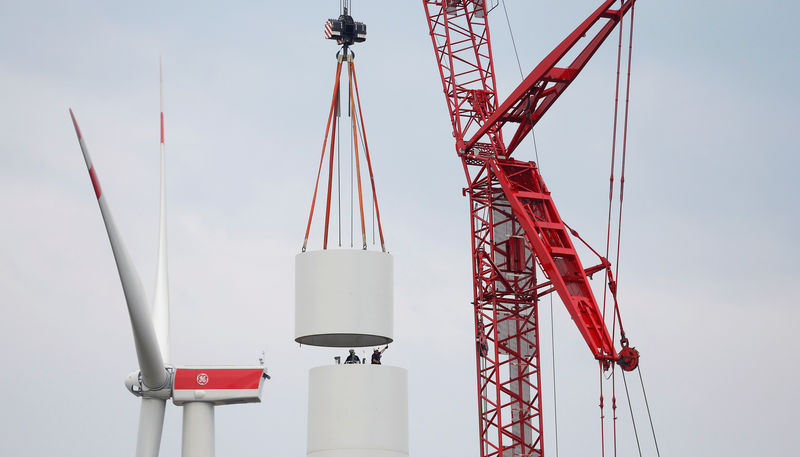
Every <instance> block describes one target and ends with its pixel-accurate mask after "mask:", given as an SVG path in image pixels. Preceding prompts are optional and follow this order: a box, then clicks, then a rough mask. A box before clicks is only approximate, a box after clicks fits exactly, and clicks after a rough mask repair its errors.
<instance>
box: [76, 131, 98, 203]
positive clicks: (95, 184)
mask: <svg viewBox="0 0 800 457" xmlns="http://www.w3.org/2000/svg"><path fill="white" fill-rule="evenodd" d="M75 127H77V125H76V126H75ZM78 135H80V133H79V134H78ZM89 177H90V178H92V187H94V194H95V195H96V196H97V198H98V199H99V198H100V194H101V192H100V181H98V180H97V175H96V174H95V173H94V167H92V168H90V169H89Z"/></svg>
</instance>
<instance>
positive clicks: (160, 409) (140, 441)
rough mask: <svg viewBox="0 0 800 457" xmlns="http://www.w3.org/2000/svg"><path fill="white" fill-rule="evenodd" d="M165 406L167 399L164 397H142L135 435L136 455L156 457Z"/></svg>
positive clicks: (137, 456) (159, 444)
mask: <svg viewBox="0 0 800 457" xmlns="http://www.w3.org/2000/svg"><path fill="white" fill-rule="evenodd" d="M166 406H167V401H166V400H164V399H161V398H148V397H142V409H140V410H139V434H138V435H137V436H136V457H158V451H159V449H160V447H161V431H162V430H163V428H164V409H165V408H166Z"/></svg>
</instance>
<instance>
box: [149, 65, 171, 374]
mask: <svg viewBox="0 0 800 457" xmlns="http://www.w3.org/2000/svg"><path fill="white" fill-rule="evenodd" d="M158 79H159V98H160V105H161V213H160V216H159V217H160V219H159V220H160V222H159V230H158V240H159V241H158V266H157V267H156V289H155V293H154V294H153V327H154V328H155V331H156V337H157V338H158V344H159V347H160V348H161V358H162V359H163V360H164V363H169V359H170V356H169V352H170V351H169V278H168V276H167V197H166V185H167V184H166V183H167V180H166V152H165V147H164V89H163V86H164V84H163V83H164V79H163V78H162V76H161V61H160V60H159V63H158Z"/></svg>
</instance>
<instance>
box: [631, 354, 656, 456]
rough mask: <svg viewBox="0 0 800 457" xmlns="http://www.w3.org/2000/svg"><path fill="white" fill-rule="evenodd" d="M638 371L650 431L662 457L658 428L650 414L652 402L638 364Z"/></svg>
mask: <svg viewBox="0 0 800 457" xmlns="http://www.w3.org/2000/svg"><path fill="white" fill-rule="evenodd" d="M636 371H638V372H639V383H640V384H641V385H642V395H644V404H645V406H646V407H647V418H648V419H649V420H650V431H651V432H653V443H654V444H655V445H656V455H658V457H661V453H660V452H659V451H658V440H657V439H656V429H655V427H653V416H652V415H651V414H650V403H649V402H648V401H647V390H645V388H644V378H642V367H641V366H637V367H636Z"/></svg>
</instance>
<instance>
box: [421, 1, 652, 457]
mask: <svg viewBox="0 0 800 457" xmlns="http://www.w3.org/2000/svg"><path fill="white" fill-rule="evenodd" d="M634 2H635V0H623V1H621V2H620V6H619V7H618V9H613V8H612V6H613V5H614V4H615V0H607V1H605V2H603V4H602V5H601V6H600V7H599V8H598V9H597V10H595V11H594V13H592V14H591V15H590V16H589V17H588V18H587V19H586V20H585V21H584V22H583V23H582V24H581V25H580V26H579V27H578V28H576V29H575V30H574V31H573V32H572V33H571V34H570V35H569V36H568V37H567V38H566V39H565V40H564V41H563V42H562V43H561V44H559V45H558V47H556V48H555V49H554V50H553V51H552V52H551V53H550V54H549V55H548V56H547V57H546V58H545V59H544V60H543V61H542V62H541V63H540V64H539V65H537V66H536V68H534V69H533V71H532V72H531V73H530V74H529V75H528V76H527V77H526V78H525V79H524V80H523V82H522V83H521V84H520V85H519V86H518V87H517V88H516V89H515V90H514V91H513V92H512V93H511V95H509V97H508V98H507V99H506V100H505V101H503V102H502V103H499V100H498V96H497V89H496V83H495V72H494V65H493V60H492V48H491V39H490V33H489V25H488V22H487V8H486V6H487V5H486V2H485V0H423V5H424V7H425V13H426V17H427V19H428V25H429V31H430V35H431V40H432V43H433V48H434V52H435V55H436V61H437V64H438V66H439V72H440V76H441V81H442V87H443V89H444V93H445V98H446V101H447V108H448V111H449V114H450V119H451V122H452V126H453V135H454V137H455V143H456V144H455V145H456V151H457V152H458V155H459V157H460V158H461V161H462V164H463V168H464V172H465V174H466V177H467V182H468V185H467V188H466V189H465V194H466V195H468V196H469V199H470V219H471V232H472V243H471V244H472V259H473V261H472V275H473V300H474V301H473V308H474V316H475V335H476V336H475V341H476V345H475V347H476V350H475V354H476V357H475V358H476V367H477V390H478V416H479V417H478V419H479V430H480V448H481V456H482V457H493V456H500V457H512V456H514V457H517V456H523V457H524V456H541V455H542V454H543V450H544V446H543V436H542V429H543V421H542V414H541V411H542V400H541V395H540V392H541V391H540V386H541V375H540V370H539V367H540V358H539V348H540V346H539V325H538V319H537V316H538V308H537V306H538V301H539V298H540V297H541V296H542V295H544V294H546V293H549V292H552V291H555V292H557V293H558V294H559V296H560V297H561V300H562V301H563V302H564V304H565V306H566V308H567V310H568V311H569V313H570V315H571V316H572V318H573V320H574V321H575V323H576V325H577V326H578V329H579V331H580V333H581V335H582V336H583V337H584V339H585V340H586V342H587V344H588V346H589V348H590V350H591V351H592V353H593V355H594V356H595V358H596V359H598V360H600V361H601V363H603V364H606V365H607V364H610V363H614V362H616V363H617V364H619V365H620V366H621V367H622V368H623V369H633V368H634V367H635V365H636V363H637V362H638V353H637V352H636V351H635V350H634V349H633V348H629V347H628V346H627V340H624V339H623V341H622V346H623V347H622V349H621V351H619V352H617V350H616V349H615V348H614V345H613V342H612V339H611V337H610V335H609V332H608V329H607V328H606V325H605V323H604V321H603V317H602V313H601V312H600V308H599V306H598V304H597V301H596V300H595V298H594V295H593V293H592V290H591V287H590V286H589V283H588V278H587V275H589V274H592V273H594V272H597V271H600V270H602V269H607V267H608V266H609V264H608V261H607V260H606V259H602V261H601V264H600V265H599V266H596V267H591V268H589V269H584V267H583V265H582V264H581V261H580V259H579V258H578V255H577V252H576V251H575V248H574V246H573V244H572V241H571V238H570V235H569V230H568V228H567V227H566V226H565V224H564V222H563V221H562V220H561V217H560V216H559V214H558V211H557V209H556V206H555V204H554V203H553V200H552V199H551V198H550V193H549V192H548V190H547V187H546V186H545V184H544V182H543V180H542V178H541V176H540V174H539V171H538V169H537V167H536V164H535V163H533V162H521V161H517V160H514V159H512V158H511V154H512V153H513V151H514V150H515V149H516V147H517V146H518V145H519V144H520V142H521V141H522V140H523V139H524V138H525V136H526V135H527V134H528V133H530V131H531V130H532V129H533V127H534V125H536V123H537V122H538V121H539V119H541V117H542V115H544V113H545V112H546V111H547V110H548V109H549V108H550V107H551V106H552V105H553V103H554V102H555V100H556V99H558V97H559V96H560V95H561V94H562V93H563V92H564V90H565V89H566V88H567V87H568V86H569V84H570V83H571V82H572V81H573V80H574V79H575V77H576V76H577V75H578V73H580V71H581V70H582V69H583V68H584V66H585V65H586V63H587V62H588V61H589V59H591V57H592V56H593V55H594V53H595V52H596V51H597V49H598V48H599V47H600V45H601V44H602V43H603V41H604V40H605V39H606V38H607V37H608V36H609V34H610V33H611V31H612V30H613V29H614V28H615V27H616V25H617V24H618V23H619V22H620V21H621V20H622V17H623V16H624V15H625V14H626V12H628V11H629V10H630V9H631V8H632V7H633V4H634ZM583 38H585V39H587V40H588V43H587V44H586V45H584V46H583V48H582V49H579V50H578V52H577V57H575V58H573V59H572V61H571V62H566V60H567V59H566V56H567V54H568V53H569V52H570V51H571V50H573V48H574V47H575V46H576V45H577V44H578V42H579V41H580V40H581V39H583ZM513 127H515V129H514V130H513V135H512V136H511V140H510V141H509V142H505V141H504V139H503V130H504V129H506V130H509V129H511V128H513ZM537 266H538V268H537ZM537 271H541V272H542V273H544V276H545V278H542V279H544V281H542V282H541V283H539V282H538V281H537V279H538V278H537Z"/></svg>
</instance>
